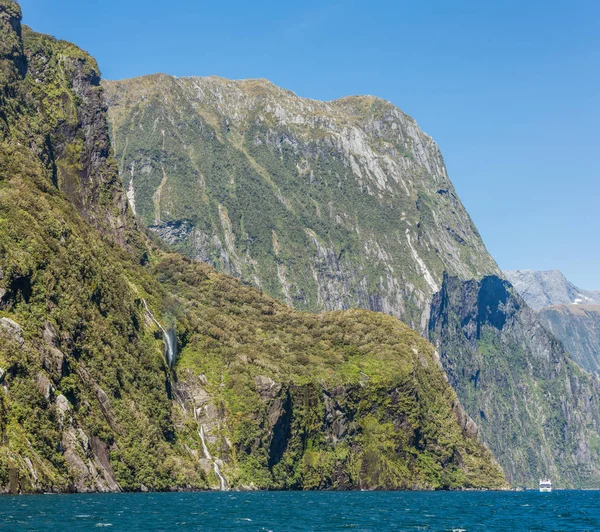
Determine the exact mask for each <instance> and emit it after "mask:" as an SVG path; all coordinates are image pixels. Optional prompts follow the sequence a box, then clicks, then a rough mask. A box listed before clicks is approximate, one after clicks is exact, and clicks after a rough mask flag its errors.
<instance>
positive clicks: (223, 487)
mask: <svg viewBox="0 0 600 532" xmlns="http://www.w3.org/2000/svg"><path fill="white" fill-rule="evenodd" d="M198 435H199V436H200V440H201V441H202V450H203V451H204V456H205V458H206V459H207V460H210V461H211V462H212V464H213V471H214V472H215V475H216V476H217V478H218V479H219V484H220V486H221V491H227V482H225V477H224V476H223V475H222V474H221V468H220V467H219V464H217V461H216V460H215V459H214V458H213V456H212V455H211V454H210V451H209V450H208V446H207V445H206V437H205V436H204V427H203V426H202V425H200V430H199V431H198Z"/></svg>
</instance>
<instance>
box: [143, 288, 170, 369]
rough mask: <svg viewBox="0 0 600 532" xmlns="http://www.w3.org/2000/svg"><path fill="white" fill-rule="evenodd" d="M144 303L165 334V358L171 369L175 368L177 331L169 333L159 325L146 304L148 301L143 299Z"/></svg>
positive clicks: (157, 322) (155, 321)
mask: <svg viewBox="0 0 600 532" xmlns="http://www.w3.org/2000/svg"><path fill="white" fill-rule="evenodd" d="M142 301H143V302H144V307H145V308H146V312H147V313H148V315H149V316H150V318H152V321H153V322H154V323H156V325H157V327H158V328H159V329H160V330H161V331H162V333H163V342H164V343H165V358H166V359H167V363H168V364H169V367H171V366H173V364H174V362H175V359H176V358H177V335H176V334H175V330H174V329H173V328H171V329H169V331H168V332H167V331H166V330H165V328H164V327H163V326H162V325H161V324H160V323H159V321H158V320H157V319H156V318H155V317H154V314H152V311H151V310H150V308H149V307H148V303H146V300H145V299H142Z"/></svg>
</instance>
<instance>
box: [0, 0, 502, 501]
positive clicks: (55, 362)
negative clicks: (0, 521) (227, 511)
mask: <svg viewBox="0 0 600 532" xmlns="http://www.w3.org/2000/svg"><path fill="white" fill-rule="evenodd" d="M20 20H21V12H20V8H19V6H18V4H17V3H16V2H14V1H12V0H0V386H1V388H2V389H1V390H0V493H40V492H92V491H100V492H108V491H111V492H118V491H155V490H199V489H228V488H235V489H386V488H388V489H389V488H394V489H416V488H419V489H440V488H444V489H454V488H463V487H473V488H482V487H488V488H503V487H505V486H506V481H505V479H504V477H503V473H502V470H501V468H500V467H499V466H498V464H497V463H496V462H495V460H494V458H493V456H492V454H491V452H490V451H489V449H487V448H486V447H485V446H484V445H483V444H482V443H481V442H480V441H479V440H478V439H477V430H476V426H475V424H474V423H473V421H472V420H470V418H469V417H468V416H467V414H466V413H465V412H464V410H463V409H462V408H461V407H460V403H459V402H458V399H457V398H456V394H455V393H454V392H453V390H452V389H451V388H450V386H449V385H448V383H447V382H446V381H445V379H444V373H443V371H442V370H441V369H440V367H439V364H438V361H437V359H436V356H435V350H434V348H433V346H431V344H429V343H427V342H426V341H425V340H424V339H422V338H421V337H419V336H418V335H417V334H416V333H415V332H414V331H411V330H410V329H409V328H408V327H407V326H405V325H403V324H401V323H400V322H399V321H398V320H396V319H394V318H391V317H389V316H384V315H378V314H375V313H369V312H365V311H360V310H354V311H348V312H338V313H329V314H327V315H321V316H319V315H311V314H308V313H299V312H296V311H293V310H292V309H290V308H288V307H286V306H284V305H283V304H281V303H279V302H277V301H276V300H274V299H272V298H270V297H268V296H266V295H264V294H261V293H260V292H258V291H257V290H255V289H252V288H249V287H246V286H243V285H242V284H241V283H240V282H239V281H238V280H236V279H233V278H230V277H227V276H225V275H222V274H219V273H217V272H215V270H213V269H212V268H211V267H209V266H207V265H204V264H200V263H192V262H191V261H190V260H187V259H184V258H183V257H182V256H180V255H177V254H172V253H168V252H166V251H164V250H163V249H161V248H160V247H159V246H156V245H154V244H153V243H152V241H151V240H150V239H149V238H148V237H147V236H146V234H145V233H143V232H142V230H141V228H140V226H139V225H138V223H137V222H136V220H135V219H134V218H133V215H132V212H131V210H130V209H129V206H128V202H127V199H126V191H125V189H124V188H123V186H122V182H121V180H120V178H119V175H118V171H117V166H116V164H115V161H114V159H113V155H112V152H111V150H110V144H109V143H108V142H107V139H108V135H107V131H108V127H107V123H106V112H105V111H106V109H105V105H104V94H103V90H102V88H101V86H100V85H99V77H98V72H97V71H96V70H95V69H96V67H97V65H96V63H95V61H93V60H92V59H91V57H89V55H88V54H86V53H85V52H83V51H82V50H80V49H79V48H77V47H75V46H74V45H71V44H69V43H65V42H64V41H57V40H56V39H54V38H52V37H49V36H45V35H40V34H36V33H34V32H32V31H30V30H28V29H25V28H23V31H22V32H21V26H20ZM22 65H24V66H25V68H21V66H22ZM358 330H360V331H361V334H357V331H358ZM167 336H168V338H167ZM173 340H175V341H176V343H177V347H178V348H179V349H178V350H177V349H172V348H171V347H167V348H166V345H167V346H171V342H172V341H173ZM165 344H166V345H165ZM165 351H167V353H166V352H165ZM176 352H178V359H177V360H176V361H175V364H174V367H173V368H171V367H170V364H171V362H172V360H171V356H172V355H173V354H175V353H176ZM166 355H168V357H166ZM167 358H168V360H167Z"/></svg>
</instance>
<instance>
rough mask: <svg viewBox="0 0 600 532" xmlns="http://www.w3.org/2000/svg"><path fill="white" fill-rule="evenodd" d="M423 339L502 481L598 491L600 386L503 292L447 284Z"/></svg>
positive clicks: (511, 293) (497, 286)
mask: <svg viewBox="0 0 600 532" xmlns="http://www.w3.org/2000/svg"><path fill="white" fill-rule="evenodd" d="M429 334H430V339H431V341H432V342H433V343H434V345H436V347H437V349H438V351H439V353H440V360H441V362H442V365H443V367H444V369H445V370H446V373H447V375H448V379H449V382H450V384H452V386H453V387H454V389H455V390H456V392H457V394H458V396H459V397H460V399H461V402H462V404H463V405H464V407H465V409H466V411H467V412H468V413H469V414H470V415H471V416H472V417H473V418H474V419H476V420H477V423H478V425H479V427H480V430H481V436H482V438H483V440H484V441H485V442H486V443H487V444H488V445H489V446H490V448H491V449H492V451H493V452H494V454H495V456H496V457H497V458H498V460H499V462H500V464H502V466H503V467H504V470H505V471H506V474H507V476H508V478H509V479H510V481H511V482H512V483H513V484H515V485H523V486H529V487H534V486H535V482H536V481H537V478H538V477H540V478H541V477H543V476H550V477H552V479H553V481H554V482H555V485H561V486H577V487H597V486H599V485H600V468H598V463H599V462H598V460H599V458H600V455H599V450H598V446H597V441H598V440H597V438H598V436H597V434H598V429H599V428H600V409H599V408H598V405H599V404H600V385H599V383H598V380H597V379H596V378H594V377H591V376H590V375H589V374H586V373H585V372H584V371H582V370H581V369H580V368H579V367H578V366H577V365H576V364H574V363H573V362H572V361H571V360H570V359H569V358H568V357H567V355H566V352H565V350H564V348H563V346H562V345H561V344H560V342H558V341H557V340H556V339H555V338H554V336H552V335H551V334H549V333H548V332H547V331H546V329H545V328H544V327H543V326H542V324H541V323H540V322H539V321H538V319H537V317H536V314H535V312H534V311H533V310H531V309H530V308H529V307H528V306H527V304H526V303H525V302H524V301H523V299H522V298H521V297H519V295H518V294H517V293H516V291H515V290H514V289H513V288H512V287H511V285H510V284H509V283H508V282H506V281H504V280H502V279H500V278H498V277H494V276H490V277H485V278H483V279H482V280H481V281H475V280H472V281H467V282H464V281H461V280H460V279H458V278H456V277H446V278H445V279H444V282H443V286H442V289H441V291H440V292H439V293H438V294H436V296H435V297H434V299H433V303H432V307H431V320H430V327H429Z"/></svg>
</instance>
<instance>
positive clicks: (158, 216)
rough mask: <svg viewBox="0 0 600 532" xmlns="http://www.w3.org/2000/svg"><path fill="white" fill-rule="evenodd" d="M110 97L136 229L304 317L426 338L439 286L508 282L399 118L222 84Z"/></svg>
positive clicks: (166, 82) (418, 134)
mask: <svg viewBox="0 0 600 532" xmlns="http://www.w3.org/2000/svg"><path fill="white" fill-rule="evenodd" d="M104 86H105V89H106V94H107V98H108V102H109V118H110V122H111V129H112V139H113V144H114V147H115V152H116V155H117V159H118V161H119V168H120V173H121V176H122V179H123V180H124V182H125V186H126V187H127V188H128V190H129V192H130V199H131V201H132V203H133V204H135V208H136V212H137V214H138V216H139V217H140V218H141V219H142V220H143V221H144V222H145V223H146V224H147V225H148V226H150V227H151V229H152V230H153V231H155V232H156V233H157V234H159V235H160V236H161V237H162V238H164V239H165V240H166V241H167V242H169V244H171V245H172V246H173V247H174V248H175V249H177V250H179V251H182V252H183V253H184V254H186V255H187V256H189V257H191V258H193V259H196V260H200V261H203V262H207V263H209V264H211V265H213V266H214V267H215V268H217V269H218V270H221V271H223V272H226V273H228V274H230V275H235V276H238V277H241V278H242V279H243V280H245V281H247V282H251V283H253V284H254V285H255V286H257V287H259V288H261V289H262V290H264V291H265V292H267V293H268V294H270V295H272V296H275V297H278V298H279V299H281V300H282V301H284V302H286V303H288V304H290V305H292V306H294V307H296V308H298V309H302V310H313V311H314V310H341V309H346V308H351V307H356V306H358V307H362V308H366V309H371V310H375V311H382V312H386V313H389V314H391V315H393V316H396V317H399V318H401V319H402V320H404V321H405V322H406V323H408V324H410V325H411V326H413V327H414V328H416V329H420V330H423V329H424V327H425V323H426V319H427V316H428V310H427V309H428V304H429V301H430V300H431V296H432V295H433V293H434V292H436V291H437V290H438V289H439V285H440V283H441V280H442V274H443V272H444V271H445V270H447V271H449V272H451V273H452V274H454V275H459V276H461V277H462V278H464V279H469V278H473V277H480V276H482V275H485V274H491V273H498V269H497V266H496V264H495V263H494V261H493V259H492V258H491V257H490V256H489V254H488V253H487V251H486V250H485V247H484V245H483V243H482V242H481V239H480V237H479V234H478V233H477V230H476V229H475V227H474V226H473V224H472V222H471V220H470V218H469V216H468V214H467V213H466V212H465V210H464V208H463V206H462V204H461V203H460V200H459V199H458V196H457V194H456V192H455V190H454V188H453V186H452V183H451V182H450V180H449V178H448V175H447V173H446V169H445V166H444V162H443V159H442V156H441V154H440V151H439V149H438V147H437V145H436V143H435V142H434V141H433V140H432V139H431V138H430V137H428V136H427V135H425V134H424V133H423V132H422V131H420V129H419V128H418V126H417V124H416V123H415V121H414V120H413V119H411V118H410V117H408V116H407V115H406V114H404V113H403V112H402V111H400V110H399V109H397V108H396V107H394V106H393V105H392V104H390V103H389V102H385V101H383V100H380V99H378V98H373V97H367V96H365V97H358V96H357V97H349V98H343V99H340V100H336V101H333V102H319V101H314V100H307V99H303V98H299V97H297V96H296V95H295V94H293V93H292V92H290V91H286V90H283V89H280V88H278V87H275V86H274V85H272V84H271V83H269V82H268V81H266V80H244V81H230V80H225V79H221V78H214V77H210V78H174V77H170V76H165V75H155V76H148V77H144V78H139V79H133V80H126V81H121V82H105V84H104ZM158 192H160V194H159V195H158V196H159V197H160V202H157V201H156V199H157V197H158V196H157V193H158ZM157 220H160V223H157Z"/></svg>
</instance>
